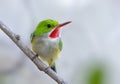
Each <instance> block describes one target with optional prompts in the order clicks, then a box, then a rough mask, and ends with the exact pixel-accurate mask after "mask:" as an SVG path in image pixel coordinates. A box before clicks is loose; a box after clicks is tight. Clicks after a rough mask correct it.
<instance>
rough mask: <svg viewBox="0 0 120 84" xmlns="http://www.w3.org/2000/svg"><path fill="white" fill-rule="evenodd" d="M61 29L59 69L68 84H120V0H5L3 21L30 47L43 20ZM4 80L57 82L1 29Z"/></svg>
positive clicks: (0, 79)
mask: <svg viewBox="0 0 120 84" xmlns="http://www.w3.org/2000/svg"><path fill="white" fill-rule="evenodd" d="M49 18H50V19H51V18H52V19H55V20H58V21H59V22H60V23H62V22H65V21H72V23H71V24H70V25H68V26H66V27H65V28H64V29H63V31H62V40H63V42H64V48H63V50H62V53H61V54H60V55H61V57H60V58H59V59H58V61H57V64H56V65H57V73H58V74H59V75H60V76H61V77H62V78H64V79H65V80H66V81H68V83H69V84H120V66H119V65H120V51H119V50H120V44H119V43H120V0H0V20H1V21H2V22H4V23H5V24H6V25H7V26H8V27H9V28H11V30H12V31H14V32H15V33H16V34H19V35H20V36H21V38H22V40H23V41H24V42H25V44H26V45H27V46H29V47H30V34H31V33H32V32H33V30H34V29H35V27H36V25H37V24H38V22H39V21H41V20H44V19H49ZM0 84H57V83H56V82H55V81H54V80H52V79H51V78H50V77H49V76H48V75H46V74H45V73H44V72H41V71H39V70H38V69H37V67H36V66H35V65H34V64H33V63H32V62H31V61H30V60H29V59H28V58H27V57H26V56H25V55H24V54H23V52H22V51H21V50H20V49H19V48H18V47H17V46H16V45H15V44H14V43H13V42H12V41H11V40H10V39H9V38H8V37H7V36H6V35H5V34H4V33H3V32H2V31H1V30H0Z"/></svg>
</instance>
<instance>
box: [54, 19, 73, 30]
mask: <svg viewBox="0 0 120 84" xmlns="http://www.w3.org/2000/svg"><path fill="white" fill-rule="evenodd" d="M71 22H72V21H68V22H64V23H62V24H59V25H58V26H57V27H56V28H55V29H59V28H61V27H63V26H65V25H67V24H69V23H71Z"/></svg>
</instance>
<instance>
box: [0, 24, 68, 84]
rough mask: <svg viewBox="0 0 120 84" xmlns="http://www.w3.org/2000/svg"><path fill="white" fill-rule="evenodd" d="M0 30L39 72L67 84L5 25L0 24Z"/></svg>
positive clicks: (60, 83)
mask: <svg viewBox="0 0 120 84" xmlns="http://www.w3.org/2000/svg"><path fill="white" fill-rule="evenodd" d="M0 29H1V30H2V31H3V32H4V33H5V34H6V35H8V37H10V38H11V40H12V41H13V42H14V43H15V44H16V45H17V46H18V47H19V48H20V49H21V50H22V51H23V52H24V53H25V54H26V56H28V57H29V58H30V59H31V60H32V62H33V63H34V64H35V65H36V66H37V67H38V69H39V70H41V71H44V72H45V73H46V74H48V75H49V76H50V77H51V78H52V79H54V80H55V81H56V82H57V83H58V84H67V83H66V82H65V81H64V80H63V79H62V78H61V77H59V76H58V75H57V74H56V73H55V72H54V71H53V70H52V69H51V68H49V67H48V66H47V65H46V64H44V63H43V62H42V61H41V60H40V59H39V58H38V57H35V56H36V55H35V54H34V53H33V52H32V51H31V50H30V48H28V47H27V46H26V45H25V44H24V43H23V41H22V40H21V38H20V36H19V35H16V34H15V33H13V32H12V31H11V30H10V29H9V28H8V27H7V26H6V25H4V24H3V23H2V22H0ZM33 58H34V59H33Z"/></svg>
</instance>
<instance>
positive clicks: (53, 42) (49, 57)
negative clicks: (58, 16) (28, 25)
mask: <svg viewBox="0 0 120 84" xmlns="http://www.w3.org/2000/svg"><path fill="white" fill-rule="evenodd" d="M69 23H71V21H67V22H64V23H62V24H60V23H59V22H58V21H57V20H54V19H46V20H43V21H40V22H39V23H38V25H37V27H36V29H35V30H34V31H33V33H31V36H30V38H31V46H32V50H33V52H35V53H36V54H37V55H38V56H39V57H40V58H41V59H42V60H43V61H45V62H47V63H48V65H49V67H50V68H51V69H52V70H54V71H55V72H56V67H55V62H56V60H57V59H58V57H59V53H60V52H61V50H62V48H63V42H62V40H61V29H62V27H63V26H65V25H67V24H69Z"/></svg>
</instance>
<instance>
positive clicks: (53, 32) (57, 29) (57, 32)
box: [49, 28, 60, 38]
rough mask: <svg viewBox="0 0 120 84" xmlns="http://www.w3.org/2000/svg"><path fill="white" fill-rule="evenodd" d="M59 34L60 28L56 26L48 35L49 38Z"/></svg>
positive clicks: (56, 36)
mask: <svg viewBox="0 0 120 84" xmlns="http://www.w3.org/2000/svg"><path fill="white" fill-rule="evenodd" d="M59 36H60V28H56V29H55V30H53V31H52V33H51V34H50V35H49V37H51V38H58V37H59Z"/></svg>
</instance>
